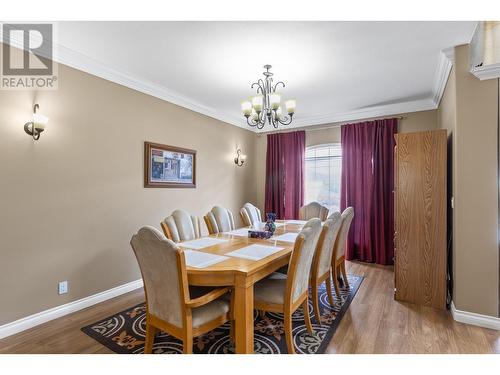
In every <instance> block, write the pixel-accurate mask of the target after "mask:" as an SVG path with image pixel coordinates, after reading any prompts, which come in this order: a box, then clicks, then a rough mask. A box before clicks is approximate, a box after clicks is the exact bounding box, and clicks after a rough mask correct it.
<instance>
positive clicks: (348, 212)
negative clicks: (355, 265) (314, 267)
mask: <svg viewBox="0 0 500 375" xmlns="http://www.w3.org/2000/svg"><path fill="white" fill-rule="evenodd" d="M353 218H354V208H352V207H347V208H346V209H345V210H344V212H342V216H341V220H342V223H341V225H340V230H339V235H338V236H337V240H336V241H335V246H334V249H333V256H332V279H333V285H334V287H335V293H337V297H340V293H339V276H340V273H342V278H343V279H344V284H345V285H346V286H347V287H349V282H348V281H347V272H346V270H345V247H346V239H347V234H348V233H349V229H350V228H351V222H352V219H353Z"/></svg>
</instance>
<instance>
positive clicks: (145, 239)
mask: <svg viewBox="0 0 500 375" xmlns="http://www.w3.org/2000/svg"><path fill="white" fill-rule="evenodd" d="M130 245H131V246H132V249H133V250H134V253H135V256H136V258H137V262H138V263H139V268H140V269H141V274H142V279H143V281H144V291H145V292H146V302H147V309H148V312H149V313H150V314H152V315H154V316H156V317H157V318H159V319H161V320H164V321H166V322H167V323H170V324H173V325H174V326H176V327H179V328H182V327H183V307H184V303H185V301H186V300H187V299H188V298H189V296H186V293H189V290H188V289H187V273H186V264H185V259H184V254H183V252H182V250H181V249H179V248H178V247H177V246H176V245H175V243H174V242H172V241H171V240H169V239H167V238H166V237H165V236H164V235H163V234H162V233H161V232H160V231H159V230H158V229H156V228H153V227H150V226H146V227H143V228H141V229H140V230H139V232H137V234H135V235H133V236H132V239H131V241H130Z"/></svg>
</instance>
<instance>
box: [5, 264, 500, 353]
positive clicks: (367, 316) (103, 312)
mask: <svg viewBox="0 0 500 375" xmlns="http://www.w3.org/2000/svg"><path fill="white" fill-rule="evenodd" d="M348 272H349V273H353V274H357V275H363V276H365V280H364V281H363V283H362V284H361V287H360V289H359V291H358V294H357V295H356V297H355V298H354V300H353V302H352V303H351V306H350V307H349V309H348V310H347V312H346V314H345V315H344V318H343V319H342V322H341V323H340V325H339V327H338V329H337V332H336V333H335V335H334V336H333V339H332V341H331V342H330V344H329V346H328V349H327V351H326V352H327V353H500V332H499V331H494V330H489V329H485V328H479V327H474V326H469V325H466V324H462V323H457V322H455V321H454V320H453V319H452V317H451V315H450V313H449V312H446V311H440V310H435V309H432V308H427V307H420V306H415V305H412V304H409V303H401V302H397V301H395V300H394V298H393V288H394V280H393V279H394V273H393V270H392V267H383V266H375V265H367V264H362V263H353V262H348ZM143 300H144V295H143V292H142V290H137V291H134V292H131V293H127V294H125V295H123V296H120V297H117V298H114V299H112V300H109V301H106V302H103V303H101V304H99V305H95V306H92V307H89V308H87V309H85V310H82V311H78V312H76V313H73V314H71V315H67V316H65V317H62V318H59V319H56V320H53V321H51V322H47V323H45V324H43V325H40V326H37V327H34V328H32V329H30V330H27V331H24V332H21V333H19V334H17V335H14V336H10V337H7V338H5V339H2V340H0V353H111V351H110V350H108V349H107V348H106V347H104V346H102V345H101V344H99V343H98V342H97V341H95V340H93V339H92V338H90V337H89V336H87V335H85V334H84V333H83V332H81V331H80V328H81V327H83V326H85V325H88V324H90V323H93V322H96V321H98V320H99V319H102V318H104V317H106V316H109V315H112V314H114V313H116V312H119V311H121V310H124V309H126V308H128V307H130V306H133V305H135V304H138V303H140V302H142V301H143Z"/></svg>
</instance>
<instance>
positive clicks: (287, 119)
mask: <svg viewBox="0 0 500 375" xmlns="http://www.w3.org/2000/svg"><path fill="white" fill-rule="evenodd" d="M292 117H293V115H290V116H283V120H281V119H279V118H278V121H279V123H280V124H282V125H290V124H291V123H292Z"/></svg>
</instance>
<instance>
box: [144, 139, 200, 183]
mask: <svg viewBox="0 0 500 375" xmlns="http://www.w3.org/2000/svg"><path fill="white" fill-rule="evenodd" d="M144 187H147V188H150V187H160V188H195V187H196V151H195V150H189V149H186V148H180V147H173V146H167V145H161V144H158V143H151V142H144Z"/></svg>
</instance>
